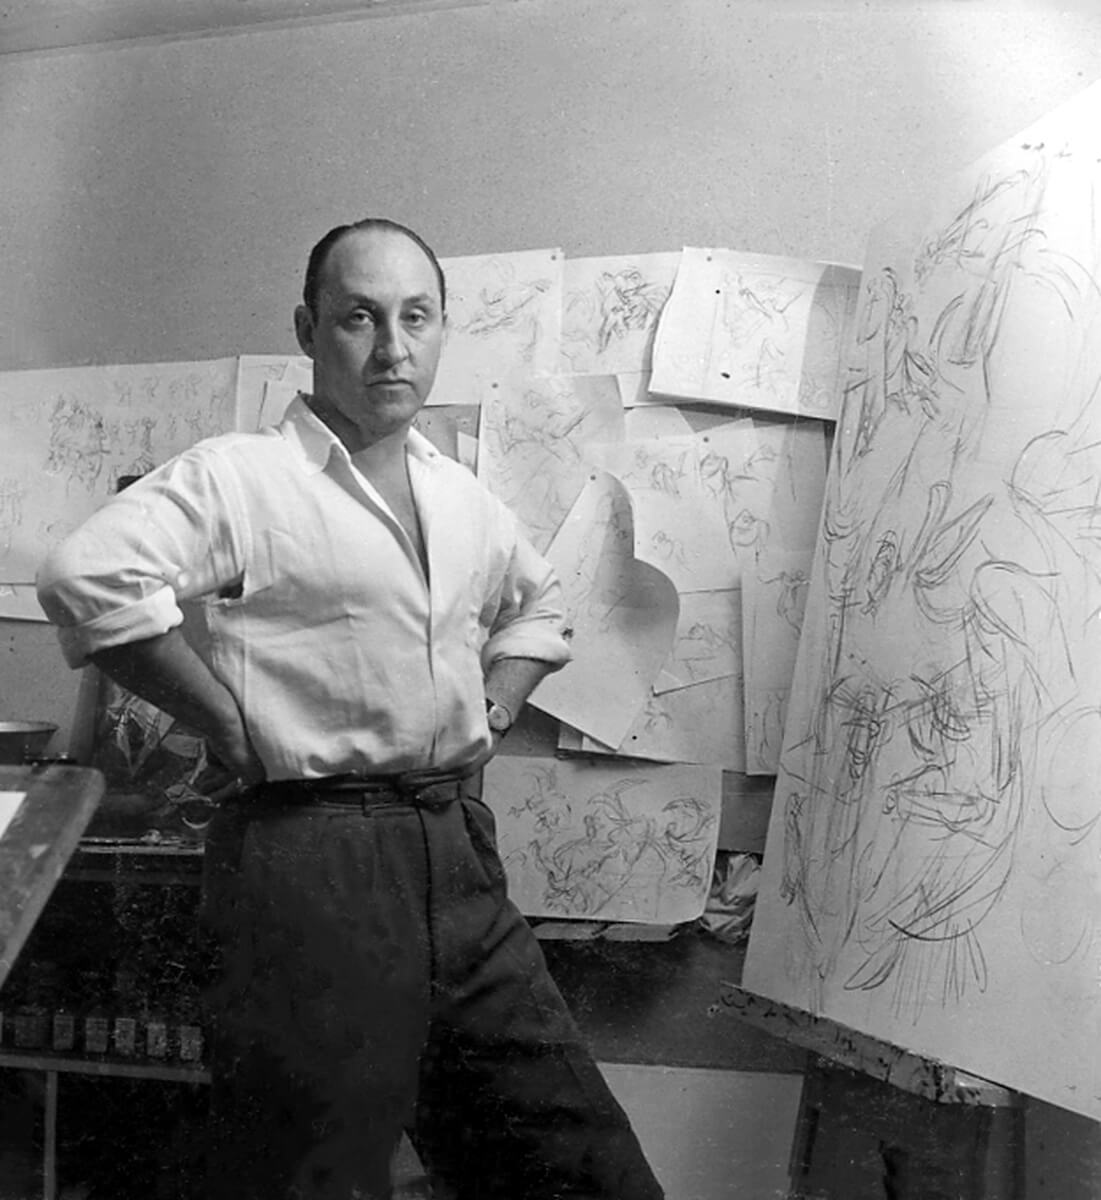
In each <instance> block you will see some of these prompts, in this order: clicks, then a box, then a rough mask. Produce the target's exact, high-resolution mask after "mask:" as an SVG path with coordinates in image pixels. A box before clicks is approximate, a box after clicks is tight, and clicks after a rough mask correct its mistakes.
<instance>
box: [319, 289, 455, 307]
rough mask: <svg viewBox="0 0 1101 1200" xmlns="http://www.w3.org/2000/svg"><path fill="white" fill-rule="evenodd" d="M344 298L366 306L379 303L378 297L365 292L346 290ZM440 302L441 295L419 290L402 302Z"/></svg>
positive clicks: (352, 302)
mask: <svg viewBox="0 0 1101 1200" xmlns="http://www.w3.org/2000/svg"><path fill="white" fill-rule="evenodd" d="M342 299H343V300H344V301H345V302H346V303H348V304H362V305H364V306H365V307H370V306H373V305H377V304H378V303H379V300H378V297H376V296H368V295H367V294H366V293H364V292H345V293H344V295H343V297H342ZM439 303H440V300H439V297H438V296H434V295H432V293H431V292H419V293H418V294H417V295H415V296H405V297H404V298H403V299H402V304H403V305H405V304H428V305H436V306H438V305H439Z"/></svg>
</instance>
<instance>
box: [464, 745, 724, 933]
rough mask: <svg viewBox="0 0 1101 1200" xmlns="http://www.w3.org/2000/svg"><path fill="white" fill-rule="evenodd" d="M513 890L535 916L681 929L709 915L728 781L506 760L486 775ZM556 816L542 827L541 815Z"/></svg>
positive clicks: (690, 773)
mask: <svg viewBox="0 0 1101 1200" xmlns="http://www.w3.org/2000/svg"><path fill="white" fill-rule="evenodd" d="M486 803H487V804H489V805H491V808H492V809H493V810H494V812H495V814H497V820H498V835H499V840H500V842H501V853H503V857H504V858H505V859H506V860H507V862H509V863H510V864H511V869H510V876H509V880H510V889H511V890H512V893H513V895H515V896H516V898H517V904H519V905H521V906H522V911H523V912H525V913H528V914H537V913H541V914H547V916H568V917H588V918H589V919H607V920H616V919H627V920H663V919H664V920H670V919H672V920H676V919H691V917H690V916H688V917H686V914H691V913H694V914H697V916H698V913H699V912H702V911H703V905H704V904H705V902H706V894H708V889H709V886H710V881H711V870H712V868H714V862H715V847H716V840H717V833H718V809H720V772H718V770H717V769H710V768H700V767H684V766H675V767H655V768H650V769H634V768H631V767H628V766H625V764H624V763H621V762H620V763H608V764H586V763H571V762H566V761H556V760H539V758H515V757H499V758H497V760H494V762H493V763H492V764H491V766H489V768H487V773H486ZM548 809H553V810H555V811H556V812H558V814H559V816H560V820H558V821H555V822H545V823H543V824H542V826H540V824H537V823H536V822H535V821H533V815H534V814H536V812H539V814H546V812H547V810H548Z"/></svg>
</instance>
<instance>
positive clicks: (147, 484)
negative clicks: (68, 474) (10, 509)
mask: <svg viewBox="0 0 1101 1200" xmlns="http://www.w3.org/2000/svg"><path fill="white" fill-rule="evenodd" d="M407 461H408V465H409V478H410V482H411V485H412V490H413V497H414V501H415V503H416V507H417V512H418V515H419V518H420V522H421V527H422V530H423V535H424V541H425V545H426V550H427V556H428V567H429V569H428V576H427V578H426V576H425V573H424V569H423V567H422V565H421V563H420V560H419V558H418V556H417V553H416V550H415V548H414V546H413V544H412V542H411V540H410V539H409V537H408V535H407V534H406V532H405V530H404V529H403V528H402V526H401V525H400V523H399V522H398V521H397V519H396V518H395V517H394V515H393V513H392V512H391V510H390V508H389V507H388V506H387V504H386V503H385V501H383V499H382V498H381V496H380V495H379V494H378V492H377V491H376V490H375V489H374V488H373V487H372V486H371V484H370V483H369V482H368V481H367V480H366V479H365V478H364V476H363V475H361V474H360V472H359V471H357V470H356V468H355V467H354V465H353V463H352V460H351V458H350V456H349V455H348V452H347V450H346V449H345V448H344V446H343V445H342V443H341V442H340V441H339V440H338V439H337V438H336V437H335V436H334V434H333V433H332V432H331V431H330V430H329V428H328V427H327V426H326V425H325V424H324V423H323V422H322V421H320V420H319V419H318V418H317V417H316V416H314V414H313V413H312V412H311V411H310V409H309V407H308V406H307V404H306V403H305V400H304V399H303V398H302V397H301V396H299V397H298V398H297V399H296V400H295V401H294V402H293V403H292V404H291V406H290V408H289V409H288V410H287V414H286V416H285V417H284V419H283V421H282V422H281V423H280V424H279V425H278V426H275V427H273V428H271V429H266V430H263V431H262V432H261V433H258V434H226V435H224V436H222V437H217V438H212V439H209V440H207V441H203V442H200V443H198V444H197V445H196V446H194V447H192V448H191V449H190V450H188V451H186V452H184V453H183V454H181V455H179V456H178V457H177V458H175V459H173V460H172V461H171V462H169V463H166V464H165V465H164V466H163V467H160V468H158V469H157V470H156V471H153V472H151V473H150V474H149V475H147V476H146V477H145V478H144V479H142V480H141V481H140V482H138V483H136V484H134V485H133V486H132V487H130V488H128V489H127V490H126V491H125V492H123V493H122V494H121V495H119V496H117V497H115V498H114V499H112V500H111V501H110V502H109V503H108V504H106V505H105V506H104V507H103V508H101V509H100V510H99V511H98V512H96V513H95V514H94V515H93V516H92V517H90V518H89V519H88V521H86V522H85V524H84V525H82V526H81V527H80V528H79V529H78V530H77V531H76V532H75V533H74V534H72V535H71V536H70V537H69V538H68V539H66V540H65V541H64V542H63V543H62V544H61V545H60V546H58V547H57V548H56V549H54V550H53V551H52V552H51V553H50V554H49V555H48V557H47V559H46V561H45V562H44V564H43V566H42V568H41V570H40V571H39V577H38V589H39V591H38V594H39V600H40V603H41V604H42V607H43V609H44V610H45V612H46V614H47V616H48V617H49V618H50V620H51V621H53V622H54V623H56V624H57V625H58V626H60V630H59V636H60V640H61V647H62V651H63V653H64V654H65V658H66V660H67V661H68V663H69V664H70V665H71V666H74V667H77V666H81V665H82V664H84V663H85V662H86V661H87V660H88V656H89V655H90V654H93V653H95V652H96V651H97V650H101V649H105V648H107V647H110V646H114V645H120V644H123V643H127V642H132V641H137V640H140V639H144V638H148V637H153V636H155V635H158V634H163V633H165V632H167V631H168V630H170V629H173V628H175V627H176V626H178V625H180V624H181V623H182V621H183V611H182V609H181V607H180V605H181V603H182V602H187V601H196V602H197V603H198V607H199V612H200V616H201V622H202V626H203V629H204V636H202V637H200V638H198V639H196V640H195V642H194V644H195V645H196V648H197V649H198V650H199V653H200V654H202V656H203V658H204V659H205V661H206V662H207V665H208V666H209V667H210V669H211V670H212V671H213V673H214V674H215V675H216V676H217V678H218V679H220V680H221V681H222V682H223V683H224V684H225V685H226V686H227V687H228V688H229V689H230V691H231V692H232V693H233V695H234V696H235V697H236V699H237V702H238V704H239V706H240V708H241V712H242V714H243V716H244V718H245V724H246V728H247V729H248V732H249V736H250V738H251V740H252V743H253V745H254V747H255V749H256V751H257V753H258V754H259V756H260V759H261V761H262V762H263V764H264V766H265V768H266V770H267V773H268V778H269V779H286V778H311V777H317V776H321V775H332V774H339V773H341V772H345V771H363V772H369V773H379V772H385V773H391V772H397V771H404V770H411V769H420V768H424V767H429V766H432V767H447V766H453V765H456V764H459V763H463V762H467V761H470V760H471V759H473V758H474V757H475V756H476V755H477V754H478V753H480V751H481V750H482V749H484V748H486V747H488V745H489V732H488V729H487V727H486V718H485V697H484V690H483V680H484V672H485V671H486V670H488V668H489V666H490V665H491V664H492V663H493V662H494V661H495V660H496V659H498V658H505V657H513V658H534V659H540V660H543V661H545V662H548V663H550V664H552V665H553V666H560V665H562V664H563V663H564V662H566V661H567V660H568V658H569V650H568V647H567V645H566V642H565V641H564V640H563V638H562V632H561V629H562V619H563V614H562V609H561V589H560V587H559V584H558V582H557V580H556V579H555V578H554V576H553V573H552V571H551V568H550V567H549V565H548V564H547V563H546V562H545V561H544V559H542V558H541V557H540V556H539V555H538V554H537V553H536V551H535V550H534V549H533V548H532V547H531V546H530V545H529V543H528V542H527V541H526V540H524V538H523V537H522V536H521V535H520V534H519V532H518V530H517V528H516V523H515V520H514V519H513V517H512V515H511V513H509V511H508V510H507V509H506V508H505V507H504V505H502V504H501V503H500V502H499V501H498V500H497V499H496V498H495V497H493V496H492V495H490V493H489V492H487V491H486V490H485V489H484V488H483V487H482V486H481V485H480V484H479V483H478V482H477V480H476V479H474V477H473V476H472V475H471V474H470V472H469V471H467V470H466V469H465V468H464V467H461V466H459V465H458V464H457V463H455V462H453V461H452V460H451V459H449V458H447V457H446V456H445V455H442V454H440V453H439V452H438V451H437V450H436V449H435V448H434V447H433V446H432V445H431V443H430V442H428V441H427V440H426V439H425V438H423V437H421V436H420V435H419V434H418V433H417V432H416V431H412V432H411V433H410V435H409V440H408V446H407Z"/></svg>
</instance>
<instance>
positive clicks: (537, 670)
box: [485, 658, 555, 720]
mask: <svg viewBox="0 0 1101 1200" xmlns="http://www.w3.org/2000/svg"><path fill="white" fill-rule="evenodd" d="M554 669H555V667H554V665H553V664H551V663H547V662H543V661H542V660H541V659H538V658H499V659H497V661H496V662H495V663H494V664H493V665H492V666H491V667H490V668H489V671H488V673H487V674H486V679H485V693H486V698H487V699H489V700H492V701H493V702H494V703H495V704H501V705H504V707H505V708H507V709H508V711H509V713H510V714H511V715H512V719H513V720H516V718H517V717H518V716H519V715H520V709H522V708H523V707H524V703H525V701H526V700H527V698H528V697H529V696H530V695H531V693H532V692H533V691H535V688H536V686H537V685H538V684H539V681H540V680H541V679H543V678H544V676H546V675H549V674H550V673H551V671H553V670H554Z"/></svg>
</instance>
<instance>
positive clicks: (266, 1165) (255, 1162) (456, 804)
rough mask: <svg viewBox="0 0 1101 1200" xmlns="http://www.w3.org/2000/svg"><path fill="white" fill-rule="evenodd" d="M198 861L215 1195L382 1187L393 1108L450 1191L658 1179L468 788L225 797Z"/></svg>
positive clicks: (315, 1196) (628, 1188) (495, 1193)
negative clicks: (431, 796) (211, 980)
mask: <svg viewBox="0 0 1101 1200" xmlns="http://www.w3.org/2000/svg"><path fill="white" fill-rule="evenodd" d="M206 871H207V875H206V880H205V888H206V891H205V897H204V901H205V913H206V917H207V920H208V922H209V925H210V928H211V930H212V931H213V932H214V933H215V935H216V939H217V944H218V946H219V948H220V954H221V957H222V963H221V980H220V982H219V983H218V984H217V985H216V986H215V987H214V988H212V990H211V993H210V996H209V1000H210V1003H211V1007H212V1016H213V1039H212V1040H213V1047H212V1055H213V1059H212V1065H213V1071H214V1087H213V1119H212V1137H213V1145H212V1152H211V1158H210V1162H211V1183H210V1190H209V1195H210V1196H211V1197H212V1198H215V1197H222V1196H224V1197H226V1198H227V1200H228V1198H229V1197H233V1200H246V1198H248V1197H254V1198H255V1200H284V1198H287V1200H290V1198H291V1197H294V1198H296V1200H298V1198H300V1200H337V1198H339V1200H351V1198H352V1197H359V1198H369V1200H384V1198H386V1197H388V1196H390V1194H391V1187H390V1162H391V1157H392V1154H393V1151H394V1149H395V1147H396V1145H397V1142H398V1140H399V1138H400V1136H401V1133H402V1130H403V1129H405V1130H408V1131H409V1134H410V1136H411V1138H412V1140H413V1143H414V1145H415V1146H416V1147H417V1150H418V1152H419V1153H420V1156H421V1159H422V1161H423V1162H424V1164H425V1166H426V1167H427V1168H428V1169H429V1170H430V1171H431V1172H432V1173H433V1174H434V1175H436V1176H438V1177H439V1178H441V1179H442V1180H444V1181H446V1183H447V1184H449V1185H450V1187H451V1188H452V1189H453V1190H454V1191H455V1193H456V1194H457V1196H458V1197H459V1198H460V1200H552V1198H553V1200H566V1198H570V1200H580V1198H582V1197H585V1198H592V1200H596V1198H598V1197H599V1198H604V1200H613V1198H614V1200H660V1197H661V1196H662V1195H663V1193H662V1190H661V1188H660V1186H659V1185H658V1183H657V1181H656V1180H655V1178H654V1176H653V1174H652V1172H651V1171H650V1169H649V1167H648V1166H647V1164H646V1161H645V1159H644V1157H643V1155H642V1151H641V1149H640V1147H639V1145H638V1142H637V1140H636V1138H635V1136H634V1134H633V1133H632V1132H631V1129H630V1127H629V1124H628V1122H627V1118H626V1116H625V1114H624V1112H623V1110H622V1109H621V1108H620V1106H619V1104H618V1103H617V1102H616V1100H615V1099H614V1097H613V1096H612V1095H611V1093H610V1092H609V1090H608V1088H607V1086H606V1084H605V1083H604V1080H603V1078H602V1076H601V1075H600V1073H599V1071H598V1070H597V1068H596V1066H595V1064H594V1062H593V1060H592V1058H591V1056H590V1054H589V1053H588V1051H587V1050H586V1049H585V1047H584V1046H583V1045H582V1043H581V1039H580V1036H579V1032H578V1029H577V1027H576V1025H575V1024H574V1022H573V1019H572V1018H571V1017H570V1015H569V1013H568V1011H567V1009H566V1006H565V1004H564V1002H563V1000H562V997H561V995H560V994H559V992H558V989H557V988H556V987H555V985H554V983H553V981H552V980H551V978H550V976H549V975H548V973H547V969H546V964H545V962H544V960H543V955H542V951H541V950H540V948H539V945H538V942H537V941H536V940H535V938H534V936H533V935H532V933H531V931H530V929H529V928H528V926H527V923H526V922H525V921H524V920H523V918H522V917H521V916H520V914H519V912H518V910H517V909H516V908H515V906H514V905H513V904H512V903H511V902H510V901H509V900H508V899H507V897H506V895H505V878H504V871H503V869H502V867H501V863H500V859H499V858H498V855H497V851H496V846H495V838H494V830H493V816H492V814H491V813H490V811H489V809H488V808H486V807H485V806H484V805H483V804H482V803H481V802H480V801H478V800H475V799H470V798H461V799H454V800H452V801H451V802H449V803H445V804H439V805H435V806H432V807H426V806H415V805H412V804H387V805H378V804H375V805H370V806H364V807H362V808H358V807H349V806H348V805H346V804H342V805H340V806H337V805H335V804H331V803H326V802H325V801H324V800H311V802H310V805H309V806H308V807H307V806H279V807H275V808H270V807H265V806H264V805H262V804H260V805H253V806H251V807H249V806H247V805H246V804H241V805H239V806H237V807H235V808H233V809H227V810H226V811H223V812H221V813H219V814H218V816H217V817H216V818H215V821H214V823H213V825H212V828H211V831H210V834H209V838H208V844H207V853H206Z"/></svg>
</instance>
